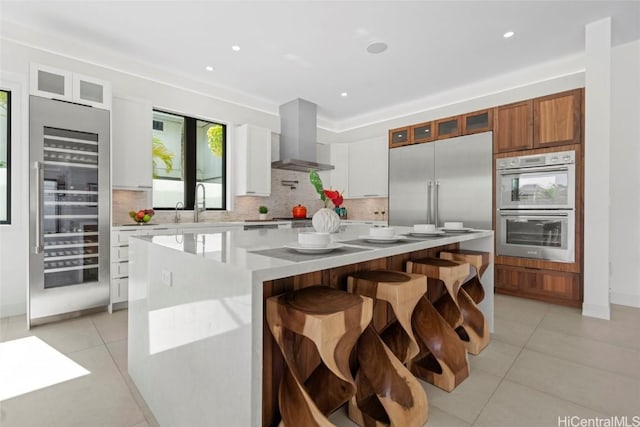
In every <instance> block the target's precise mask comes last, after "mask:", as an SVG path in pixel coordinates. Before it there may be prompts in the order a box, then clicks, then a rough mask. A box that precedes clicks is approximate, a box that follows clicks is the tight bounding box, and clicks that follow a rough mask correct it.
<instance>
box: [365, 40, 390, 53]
mask: <svg viewBox="0 0 640 427" xmlns="http://www.w3.org/2000/svg"><path fill="white" fill-rule="evenodd" d="M388 47H389V46H388V45H387V44H386V43H385V42H373V43H370V44H369V46H367V52H369V53H371V54H373V55H375V54H378V53H382V52H384V51H385V50H387V48H388Z"/></svg>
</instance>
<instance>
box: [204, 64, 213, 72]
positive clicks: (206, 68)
mask: <svg viewBox="0 0 640 427" xmlns="http://www.w3.org/2000/svg"><path fill="white" fill-rule="evenodd" d="M204 69H205V70H207V71H213V67H212V66H211V65H207V66H206V67H204Z"/></svg>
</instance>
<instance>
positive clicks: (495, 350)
mask: <svg viewBox="0 0 640 427" xmlns="http://www.w3.org/2000/svg"><path fill="white" fill-rule="evenodd" d="M521 350H522V348H520V347H517V346H514V345H511V344H508V343H505V342H502V341H500V340H498V339H495V338H493V339H492V340H491V341H490V342H489V345H488V346H487V347H485V349H484V350H482V352H481V353H480V354H478V355H476V356H474V355H471V354H470V355H469V363H470V364H471V372H472V373H473V372H474V371H475V370H476V369H481V370H483V371H486V372H489V373H490V374H493V375H497V376H499V377H504V376H505V374H506V373H507V371H508V370H509V368H511V365H512V364H513V362H514V361H515V360H516V357H518V354H519V353H520V351H521Z"/></svg>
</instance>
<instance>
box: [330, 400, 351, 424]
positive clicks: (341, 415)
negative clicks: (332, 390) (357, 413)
mask: <svg viewBox="0 0 640 427" xmlns="http://www.w3.org/2000/svg"><path fill="white" fill-rule="evenodd" d="M329 421H331V422H332V423H334V424H335V425H336V426H337V427H357V426H358V424H356V423H354V422H353V421H351V420H350V419H349V417H348V416H347V405H346V404H345V405H342V406H341V407H340V408H338V410H337V411H335V412H334V413H333V414H331V415H330V416H329Z"/></svg>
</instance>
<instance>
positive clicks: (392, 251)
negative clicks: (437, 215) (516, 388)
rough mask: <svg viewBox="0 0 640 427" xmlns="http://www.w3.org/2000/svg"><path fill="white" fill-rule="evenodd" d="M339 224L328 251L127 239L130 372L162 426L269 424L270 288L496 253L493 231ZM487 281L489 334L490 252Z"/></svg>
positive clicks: (281, 238) (234, 238)
mask: <svg viewBox="0 0 640 427" xmlns="http://www.w3.org/2000/svg"><path fill="white" fill-rule="evenodd" d="M342 228H343V230H342V231H340V232H339V233H337V234H333V235H332V236H331V237H332V239H333V241H334V242H342V243H344V246H343V247H342V248H340V249H338V250H336V251H334V252H332V253H328V254H323V255H315V254H314V255H301V254H298V253H296V252H293V251H291V250H289V249H285V248H283V245H285V244H288V243H292V242H296V241H297V234H298V232H299V231H303V230H305V229H288V230H286V229H285V230H283V229H280V230H273V229H269V230H251V231H223V232H217V233H209V234H176V235H163V236H142V237H139V238H138V237H134V238H132V239H131V240H130V261H129V262H130V273H129V341H128V363H129V365H128V369H129V373H130V375H131V377H132V379H133V381H134V383H135V384H136V386H137V388H138V390H139V391H140V393H141V394H142V396H143V397H144V399H145V401H146V402H147V404H148V405H149V408H150V409H151V411H152V412H153V414H154V416H155V417H156V419H157V420H158V422H159V423H160V425H161V426H163V427H169V426H190V427H195V426H225V427H236V426H237V427H246V426H256V427H257V426H262V425H263V424H265V423H266V424H268V422H266V421H263V412H264V411H267V412H268V409H264V410H263V334H264V332H265V331H268V329H266V328H264V325H263V297H264V296H265V295H266V294H265V287H266V286H269V284H273V283H284V282H286V281H287V280H289V279H284V278H291V279H290V281H292V282H295V280H296V278H298V277H300V278H305V280H306V281H307V282H308V280H309V279H310V278H318V284H320V283H321V282H322V278H324V277H338V275H337V274H333V275H331V274H324V275H323V272H335V271H338V268H340V269H342V271H344V269H345V268H347V269H348V266H350V265H356V264H357V265H358V266H360V268H361V267H362V266H363V265H364V266H366V265H367V264H366V263H368V262H369V263H372V264H371V265H380V263H381V262H384V260H385V259H388V260H395V262H396V264H397V261H398V260H401V259H402V256H404V255H405V254H416V255H418V254H422V253H427V252H426V251H429V250H433V248H438V247H442V246H447V245H456V244H457V245H459V247H460V248H462V249H472V250H479V251H485V252H490V253H491V254H493V232H492V231H476V232H472V233H461V234H447V235H445V236H442V237H435V238H428V239H425V238H416V239H414V238H413V237H409V239H410V240H406V241H403V242H397V243H393V244H378V243H370V242H365V241H362V240H359V239H358V236H360V235H364V234H367V233H368V230H369V227H368V226H357V225H349V226H346V227H342ZM395 228H396V230H397V231H398V232H400V233H403V232H405V233H406V232H409V231H410V229H409V228H403V227H395ZM306 231H310V230H306ZM449 247H451V246H449ZM407 256H409V255H407ZM422 256H424V255H422ZM363 263H364V264H363ZM394 265H395V264H394ZM345 266H346V267H345ZM278 280H280V282H278ZM337 280H342V279H341V278H339V277H338V279H337ZM482 283H483V285H484V287H485V291H486V292H485V294H486V297H485V299H484V300H483V301H482V303H481V304H480V308H481V310H482V311H483V313H484V315H485V317H486V318H487V320H488V322H489V326H490V330H492V331H493V255H492V256H491V264H490V265H489V267H488V268H487V270H486V271H485V273H484V275H483V276H482ZM322 284H325V283H322ZM273 293H274V290H273V289H269V291H268V292H267V294H273ZM267 333H268V332H267ZM268 339H269V340H270V337H268ZM264 348H269V349H271V347H267V346H266V345H265V346H264ZM265 357H267V359H268V355H265ZM265 363H266V362H265ZM265 366H266V365H265ZM264 371H266V369H264ZM265 375H266V374H265ZM266 378H267V379H266V380H265V381H271V380H272V379H273V377H271V376H268V375H267V377H266ZM266 394H269V393H266ZM269 398H270V399H273V396H270V397H269ZM271 404H273V402H271ZM265 416H267V418H268V414H265Z"/></svg>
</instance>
